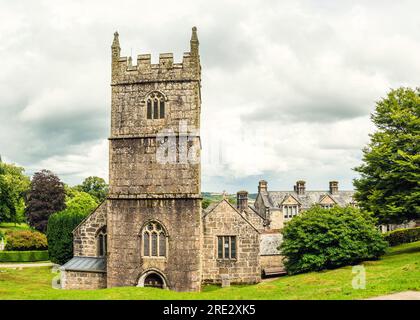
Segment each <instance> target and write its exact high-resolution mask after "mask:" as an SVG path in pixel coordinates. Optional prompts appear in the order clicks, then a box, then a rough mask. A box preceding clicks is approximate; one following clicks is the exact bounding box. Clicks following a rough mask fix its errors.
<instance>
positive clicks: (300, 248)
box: [280, 206, 387, 274]
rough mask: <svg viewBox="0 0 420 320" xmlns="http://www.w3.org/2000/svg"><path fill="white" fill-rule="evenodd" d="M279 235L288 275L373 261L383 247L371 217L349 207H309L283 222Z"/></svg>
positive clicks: (382, 250) (385, 245)
mask: <svg viewBox="0 0 420 320" xmlns="http://www.w3.org/2000/svg"><path fill="white" fill-rule="evenodd" d="M282 234H283V242H282V244H281V246H280V250H281V251H282V254H283V255H284V256H285V258H286V259H285V267H286V270H287V271H288V273H290V274H295V273H301V272H308V271H319V270H322V269H332V268H337V267H341V266H344V265H352V264H357V263H359V262H361V261H363V260H371V259H377V258H378V257H379V256H380V255H382V254H384V253H385V249H386V248H387V243H386V241H385V240H384V239H383V236H382V235H381V233H380V232H379V231H378V229H377V228H376V226H375V220H374V218H372V216H371V215H369V214H367V213H365V212H361V211H360V210H359V209H356V208H352V207H345V208H342V207H334V208H331V209H322V208H320V207H319V206H316V207H313V208H311V209H309V210H308V211H306V212H303V213H302V214H301V215H299V216H296V217H294V218H293V219H292V220H290V221H289V222H288V223H286V225H285V227H284V228H283V230H282Z"/></svg>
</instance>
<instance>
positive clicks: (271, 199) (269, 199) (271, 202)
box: [261, 191, 354, 208]
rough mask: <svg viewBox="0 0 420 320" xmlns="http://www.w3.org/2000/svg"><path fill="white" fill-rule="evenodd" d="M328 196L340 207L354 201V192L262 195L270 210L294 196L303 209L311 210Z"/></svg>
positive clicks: (292, 192)
mask: <svg viewBox="0 0 420 320" xmlns="http://www.w3.org/2000/svg"><path fill="white" fill-rule="evenodd" d="M326 195H328V196H330V197H331V198H332V199H333V200H334V201H335V202H336V203H337V204H338V205H339V206H346V205H348V204H350V203H351V202H353V201H354V200H353V195H354V191H338V193H336V194H331V193H330V192H328V191H305V193H304V194H303V195H298V194H297V192H294V191H268V192H264V193H261V196H262V198H263V201H264V204H265V205H266V206H267V207H269V208H279V206H280V205H281V203H282V202H283V201H284V200H285V199H287V198H288V197H289V196H293V197H294V198H295V199H296V200H298V201H299V202H300V204H301V205H302V208H310V207H311V206H312V205H314V204H316V203H319V202H320V201H321V200H322V198H324V197H325V196H326ZM266 203H267V204H266Z"/></svg>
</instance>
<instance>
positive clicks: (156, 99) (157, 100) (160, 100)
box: [146, 91, 165, 119]
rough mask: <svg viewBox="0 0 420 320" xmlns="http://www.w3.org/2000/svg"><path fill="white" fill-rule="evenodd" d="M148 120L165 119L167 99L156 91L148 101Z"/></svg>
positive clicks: (149, 96) (150, 95) (148, 97)
mask: <svg viewBox="0 0 420 320" xmlns="http://www.w3.org/2000/svg"><path fill="white" fill-rule="evenodd" d="M146 108H147V119H163V118H165V97H164V96H163V94H162V93H160V92H158V91H154V92H152V93H150V94H149V95H148V96H147V99H146Z"/></svg>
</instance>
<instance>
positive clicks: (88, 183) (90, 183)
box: [75, 176, 108, 202]
mask: <svg viewBox="0 0 420 320" xmlns="http://www.w3.org/2000/svg"><path fill="white" fill-rule="evenodd" d="M75 189H76V190H79V191H83V192H86V193H89V194H90V195H91V196H93V197H95V198H96V199H97V200H98V202H102V201H104V200H105V198H106V196H107V194H108V185H107V184H106V182H105V180H104V179H102V178H100V177H95V176H91V177H88V178H86V179H85V180H84V181H83V182H82V184H81V185H77V186H76V187H75Z"/></svg>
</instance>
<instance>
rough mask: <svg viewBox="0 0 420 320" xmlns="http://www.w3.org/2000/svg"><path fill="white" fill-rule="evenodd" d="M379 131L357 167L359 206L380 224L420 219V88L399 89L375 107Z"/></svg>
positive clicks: (372, 117) (356, 185) (373, 118)
mask: <svg viewBox="0 0 420 320" xmlns="http://www.w3.org/2000/svg"><path fill="white" fill-rule="evenodd" d="M371 119H372V121H373V123H374V124H375V126H376V127H377V131H376V132H375V133H373V134H372V135H371V136H370V137H371V141H370V143H369V145H368V146H367V147H366V148H364V149H363V164H362V165H360V166H359V167H357V168H355V170H356V171H357V172H359V173H360V178H359V179H355V180H354V186H355V187H356V194H355V198H356V200H357V201H358V203H359V205H360V206H361V207H362V208H364V209H366V210H368V211H371V212H373V213H374V215H375V216H376V217H377V218H378V220H379V223H381V224H386V223H401V222H405V221H409V220H412V219H418V218H420V89H416V90H413V89H410V88H399V89H396V90H391V91H390V92H389V93H388V95H387V97H385V98H383V99H381V100H380V101H379V102H377V104H376V110H375V112H374V113H373V114H372V115H371Z"/></svg>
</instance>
